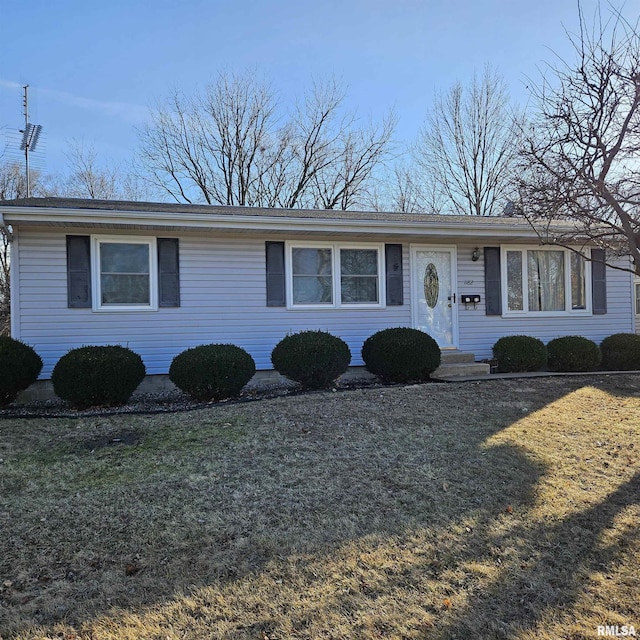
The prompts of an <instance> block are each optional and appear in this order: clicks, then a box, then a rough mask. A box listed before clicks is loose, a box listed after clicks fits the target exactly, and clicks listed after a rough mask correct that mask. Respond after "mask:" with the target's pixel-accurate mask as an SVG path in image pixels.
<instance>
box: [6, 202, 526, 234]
mask: <svg viewBox="0 0 640 640" xmlns="http://www.w3.org/2000/svg"><path fill="white" fill-rule="evenodd" d="M3 214H4V217H3V218H0V219H3V220H5V221H6V223H7V224H13V225H19V224H20V223H27V224H32V225H34V224H45V225H56V226H57V225H61V226H63V225H73V226H83V225H88V226H94V225H101V226H106V225H121V226H123V227H124V226H135V225H145V226H149V227H153V226H160V227H163V226H164V227H179V228H181V229H193V230H198V229H216V230H227V231H249V230H255V231H279V232H281V233H284V232H310V231H317V232H325V233H327V232H329V233H331V232H352V233H358V232H359V233H374V234H385V235H391V234H394V233H395V234H409V235H425V234H430V235H434V236H438V235H440V236H442V235H451V233H452V232H453V233H455V234H456V235H460V236H470V235H471V236H495V235H496V234H498V235H502V234H504V233H507V234H509V233H511V234H513V233H517V234H519V235H522V236H524V237H529V236H531V237H537V236H536V233H535V231H534V230H533V229H532V228H531V227H530V226H529V225H524V224H508V223H502V222H501V223H499V224H492V223H488V222H486V221H485V222H473V221H470V220H469V219H468V218H465V219H463V220H455V221H452V222H443V221H442V219H441V218H440V219H439V220H438V222H431V221H430V220H429V219H428V216H425V220H424V221H419V222H418V221H406V222H405V221H402V220H397V219H396V220H384V219H376V218H374V219H355V220H354V219H349V218H316V217H310V218H306V217H295V216H250V215H224V214H205V213H198V214H193V213H177V214H175V213H172V212H166V211H119V210H111V209H95V210H93V209H72V208H57V207H51V208H49V207H5V208H4V211H3V210H2V207H1V206H0V216H3ZM486 220H488V219H486Z"/></svg>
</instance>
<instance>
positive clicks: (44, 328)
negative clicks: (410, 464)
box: [18, 227, 411, 378]
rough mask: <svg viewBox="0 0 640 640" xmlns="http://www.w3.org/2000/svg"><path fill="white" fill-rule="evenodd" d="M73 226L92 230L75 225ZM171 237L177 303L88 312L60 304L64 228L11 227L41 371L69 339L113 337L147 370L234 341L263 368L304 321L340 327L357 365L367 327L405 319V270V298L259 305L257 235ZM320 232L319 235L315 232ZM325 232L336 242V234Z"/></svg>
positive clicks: (24, 335) (406, 322)
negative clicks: (366, 303) (176, 257)
mask: <svg viewBox="0 0 640 640" xmlns="http://www.w3.org/2000/svg"><path fill="white" fill-rule="evenodd" d="M72 233H74V234H78V235H81V234H83V233H85V234H89V233H90V232H89V231H84V232H83V230H81V229H74V230H73V232H72ZM110 233H111V232H110ZM135 234H136V235H140V232H139V231H136V232H135ZM163 235H164V236H166V235H167V234H163ZM172 237H176V236H175V234H174V235H173V236H172ZM177 237H179V240H180V298H181V306H180V307H178V308H161V309H159V310H158V311H143V312H94V311H92V310H91V309H68V308H67V276H66V240H65V234H64V233H59V232H56V233H52V232H50V231H46V230H32V229H29V228H25V227H23V228H22V229H20V230H19V245H18V246H19V252H20V263H21V268H20V277H19V288H20V294H19V308H20V320H21V323H20V338H21V339H22V340H23V341H25V342H27V343H28V344H30V345H32V346H33V347H34V348H35V349H36V350H37V351H38V353H39V354H40V355H41V356H42V358H43V360H44V368H43V371H42V377H43V378H48V377H50V374H51V370H52V368H53V366H54V365H55V363H56V362H57V360H58V359H59V358H60V356H62V355H63V354H64V353H66V352H67V351H68V350H69V349H72V348H75V347H79V346H83V345H90V344H91V345H103V344H121V345H123V346H127V347H129V348H131V349H133V350H134V351H136V352H137V353H139V354H140V355H141V356H142V358H143V360H144V362H145V366H146V368H147V373H149V374H156V373H167V371H168V369H169V365H170V364H171V360H172V358H173V357H174V356H175V355H177V354H178V353H180V352H181V351H183V350H184V349H187V348H189V347H193V346H196V345H199V344H205V343H233V344H236V345H238V346H240V347H242V348H244V349H246V350H247V351H248V352H249V353H250V354H251V355H252V356H253V358H254V359H255V361H256V366H257V368H258V369H270V368H271V359H270V356H271V351H272V349H273V347H274V346H275V345H276V344H277V343H278V342H279V341H280V340H281V339H282V338H283V337H284V336H285V335H286V334H287V333H289V332H296V331H301V330H303V329H322V330H326V331H329V332H331V333H333V334H336V335H339V336H341V337H342V338H343V339H344V340H345V341H346V342H347V344H348V345H349V347H350V349H351V352H352V364H353V365H358V364H361V363H362V360H361V358H360V349H361V348H362V343H363V341H364V340H365V339H366V338H367V337H368V336H369V335H371V334H372V333H374V332H375V331H378V330H379V329H383V328H386V327H392V326H410V324H411V313H410V309H411V307H410V304H409V301H410V292H409V280H408V277H406V278H405V292H404V302H405V304H404V305H403V306H397V307H388V308H386V309H380V308H378V309H346V308H342V309H305V310H289V309H286V308H284V307H282V308H280V307H276V308H274V307H267V306H266V288H265V287H266V285H265V244H264V239H263V238H255V239H247V238H230V237H224V238H218V239H217V238H213V237H212V238H206V237H196V236H189V235H183V236H177ZM269 239H274V240H275V239H278V240H286V239H287V238H285V237H282V238H274V237H270V238H269ZM322 240H326V238H325V239H320V238H319V239H318V241H322ZM330 241H332V242H335V238H331V239H330ZM349 241H352V242H357V241H358V239H357V238H355V239H352V238H350V239H349ZM403 259H404V273H405V274H408V270H409V256H408V252H407V251H405V252H404V255H403Z"/></svg>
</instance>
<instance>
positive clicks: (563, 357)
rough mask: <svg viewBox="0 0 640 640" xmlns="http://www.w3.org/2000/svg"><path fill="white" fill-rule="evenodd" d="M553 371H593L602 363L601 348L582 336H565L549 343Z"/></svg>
mask: <svg viewBox="0 0 640 640" xmlns="http://www.w3.org/2000/svg"><path fill="white" fill-rule="evenodd" d="M547 357H548V363H549V369H551V371H593V370H594V369H597V368H598V366H599V365H600V359H601V356H600V349H599V348H598V345H597V344H596V343H595V342H593V341H592V340H588V339H587V338H583V337H582V336H564V337H562V338H556V339H555V340H551V342H549V344H548V345H547Z"/></svg>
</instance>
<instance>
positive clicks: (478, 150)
mask: <svg viewBox="0 0 640 640" xmlns="http://www.w3.org/2000/svg"><path fill="white" fill-rule="evenodd" d="M519 118H520V117H519V116H518V115H517V114H516V113H515V112H514V111H512V109H511V108H510V106H509V95H508V92H507V89H506V85H505V82H504V80H503V78H502V77H501V76H500V75H499V74H498V73H496V72H495V71H492V70H491V69H490V68H489V67H486V68H485V70H484V73H483V75H482V77H481V78H478V77H477V76H475V75H474V78H473V81H472V83H471V85H470V86H469V87H465V86H463V85H462V84H461V83H457V84H455V85H454V86H453V87H451V89H449V91H447V92H446V93H444V94H441V95H439V96H437V97H436V98H435V101H434V105H433V108H432V111H431V112H430V114H429V115H428V117H427V122H426V125H425V127H424V129H423V130H422V131H421V133H420V135H419V138H418V142H417V144H416V146H415V150H414V155H415V159H416V162H417V164H418V166H419V167H420V168H421V169H422V171H423V176H422V179H423V180H424V181H425V182H426V183H432V186H430V187H429V190H430V191H432V192H433V191H439V192H440V193H441V194H442V196H443V197H444V199H445V207H444V212H447V213H465V214H469V215H479V216H489V215H496V214H500V213H502V210H503V208H504V206H505V204H506V201H507V200H508V199H509V197H510V191H511V189H512V187H513V164H514V160H515V157H516V155H517V150H518V142H517V132H518V130H519V127H517V126H516V123H517V122H518V121H519ZM439 199H440V198H436V199H435V200H436V201H437V200H439Z"/></svg>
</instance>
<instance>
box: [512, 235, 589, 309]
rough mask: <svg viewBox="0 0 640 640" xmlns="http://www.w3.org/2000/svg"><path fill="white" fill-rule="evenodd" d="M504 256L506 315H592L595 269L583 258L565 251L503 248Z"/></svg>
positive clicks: (560, 248)
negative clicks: (593, 273) (592, 277)
mask: <svg viewBox="0 0 640 640" xmlns="http://www.w3.org/2000/svg"><path fill="white" fill-rule="evenodd" d="M501 252H502V264H503V265H504V268H503V269H502V292H503V293H502V295H503V301H502V303H503V307H502V308H503V314H504V315H522V314H532V315H533V314H535V315H564V314H583V315H584V314H590V313H591V286H590V282H591V266H590V262H589V261H588V260H587V259H586V258H585V257H584V256H583V255H580V254H578V253H576V252H575V251H572V250H571V249H565V248H562V247H527V246H503V247H502V248H501ZM587 257H588V256H587Z"/></svg>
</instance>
